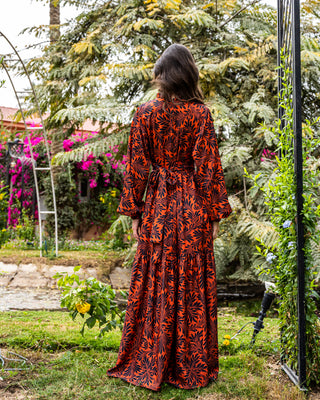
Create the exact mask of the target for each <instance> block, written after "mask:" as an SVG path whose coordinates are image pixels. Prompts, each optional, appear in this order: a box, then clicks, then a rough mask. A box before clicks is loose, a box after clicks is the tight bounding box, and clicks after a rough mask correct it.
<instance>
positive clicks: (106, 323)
mask: <svg viewBox="0 0 320 400" xmlns="http://www.w3.org/2000/svg"><path fill="white" fill-rule="evenodd" d="M80 268H81V267H80V266H78V267H75V268H74V273H73V274H71V275H68V274H67V273H58V274H56V275H55V276H54V278H55V279H57V285H58V287H59V288H61V289H63V292H62V297H61V307H67V308H68V310H69V311H70V315H71V317H72V319H73V320H74V319H75V318H76V317H77V315H78V314H80V316H81V317H82V318H85V315H88V316H87V318H86V319H85V321H84V323H83V326H82V329H81V331H80V333H81V334H82V335H83V334H84V330H85V327H86V326H87V327H88V328H89V329H90V328H93V327H94V326H95V324H96V323H97V324H98V325H99V328H100V335H99V336H102V335H104V334H105V333H106V332H108V331H111V330H113V329H116V328H121V327H122V324H123V321H124V315H125V311H120V310H119V308H118V306H117V303H116V302H115V297H116V293H115V291H114V290H113V289H112V288H111V286H109V285H106V284H105V283H102V282H99V281H97V280H96V279H95V278H92V277H90V278H87V279H83V280H80V278H79V275H78V274H77V272H78V271H79V270H80ZM121 293H122V295H123V297H126V294H125V293H124V292H121Z"/></svg>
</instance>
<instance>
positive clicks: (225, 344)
mask: <svg viewBox="0 0 320 400" xmlns="http://www.w3.org/2000/svg"><path fill="white" fill-rule="evenodd" d="M222 344H223V345H224V346H229V344H230V341H229V340H227V339H226V340H224V341H223V342H222Z"/></svg>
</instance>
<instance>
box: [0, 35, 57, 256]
mask: <svg viewBox="0 0 320 400" xmlns="http://www.w3.org/2000/svg"><path fill="white" fill-rule="evenodd" d="M0 38H2V39H3V40H4V41H5V43H6V45H9V48H10V49H11V50H12V53H10V54H0V58H1V62H0V66H1V67H2V68H3V69H4V71H5V72H6V75H7V77H8V80H9V82H10V84H11V86H12V89H13V91H14V94H15V96H16V99H17V102H18V105H19V109H20V112H21V116H22V119H23V122H24V126H25V130H26V133H27V138H28V142H29V147H30V155H31V158H30V161H31V163H32V170H33V176H34V185H35V190H36V198H37V207H38V215H39V236H40V257H41V256H42V236H43V227H42V218H41V217H42V215H45V214H53V215H54V221H55V254H56V256H57V255H58V217H57V207H56V196H55V188H54V180H53V175H52V168H51V157H50V149H49V145H48V140H47V132H46V129H45V125H44V122H43V118H42V115H41V111H40V107H39V103H38V100H37V96H36V93H35V90H34V86H33V83H32V81H31V79H30V76H29V74H28V71H27V69H26V66H25V64H24V62H23V60H22V59H21V57H20V55H19V53H18V51H17V50H16V49H15V47H14V46H13V45H12V43H11V42H10V40H9V39H8V38H7V37H6V36H5V35H4V34H3V33H2V32H1V31H0ZM12 55H13V56H14V57H16V58H12V57H11V56H12ZM13 63H17V64H18V65H19V66H20V67H22V70H23V72H24V75H25V76H26V77H27V79H28V82H29V85H30V91H31V93H32V94H33V96H34V99H35V104H36V107H37V109H38V113H39V116H40V120H41V125H42V126H41V127H30V126H28V125H27V122H26V118H25V115H24V111H23V109H22V104H21V100H20V96H19V93H21V91H18V90H17V88H16V85H15V83H14V82H13V78H14V74H13V72H12V66H13V65H12V64H13ZM10 64H11V65H10ZM23 92H24V91H22V93H23ZM31 130H32V131H34V130H39V131H40V132H41V134H42V137H43V139H44V144H45V148H46V161H47V166H45V167H37V164H36V161H35V159H34V156H33V148H32V144H31V140H30V131H31ZM28 132H29V134H28ZM16 147H17V146H16ZM11 156H12V157H14V158H17V159H19V158H20V154H19V151H18V152H15V153H14V154H13V153H12V154H11ZM22 161H23V162H24V161H25V160H22ZM40 171H48V172H49V175H50V180H51V191H52V200H53V210H50V211H47V210H43V209H41V205H40V192H39V185H38V174H39V172H40Z"/></svg>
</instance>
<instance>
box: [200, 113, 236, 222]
mask: <svg viewBox="0 0 320 400" xmlns="http://www.w3.org/2000/svg"><path fill="white" fill-rule="evenodd" d="M192 156H193V159H194V163H195V166H196V171H195V181H196V185H197V189H198V191H199V194H200V196H201V198H202V199H203V201H204V204H205V206H206V209H207V212H208V215H209V218H210V219H211V220H212V221H220V219H222V218H227V217H228V216H229V215H230V213H231V212H232V210H231V207H230V204H229V202H228V195H227V191H226V185H225V181H224V176H223V170H222V166H221V161H220V156H219V151H218V144H217V138H216V134H215V130H214V126H213V120H212V116H211V113H210V111H209V109H208V110H207V114H206V116H205V119H204V122H203V124H202V125H201V128H200V130H199V133H198V135H197V137H196V143H195V147H194V150H193V155H192Z"/></svg>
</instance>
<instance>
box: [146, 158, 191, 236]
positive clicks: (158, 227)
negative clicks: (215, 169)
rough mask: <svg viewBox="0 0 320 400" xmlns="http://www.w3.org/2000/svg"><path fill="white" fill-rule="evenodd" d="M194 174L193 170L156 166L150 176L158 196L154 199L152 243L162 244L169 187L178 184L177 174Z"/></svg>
mask: <svg viewBox="0 0 320 400" xmlns="http://www.w3.org/2000/svg"><path fill="white" fill-rule="evenodd" d="M190 172H193V168H186V167H183V168H176V167H175V168H174V169H166V168H164V167H159V166H156V167H154V169H153V171H152V172H151V175H150V180H149V185H150V186H152V187H153V189H154V191H155V193H156V195H155V198H154V203H155V213H154V220H153V225H152V230H151V235H150V241H151V242H152V243H161V242H162V239H163V228H164V222H165V219H166V215H167V213H168V212H167V210H168V188H167V185H171V186H173V185H175V184H176V183H177V174H183V173H190Z"/></svg>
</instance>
